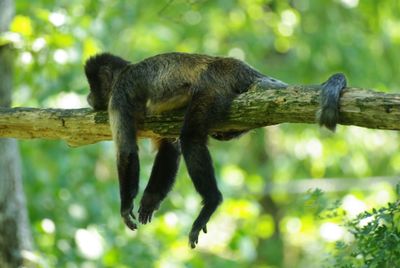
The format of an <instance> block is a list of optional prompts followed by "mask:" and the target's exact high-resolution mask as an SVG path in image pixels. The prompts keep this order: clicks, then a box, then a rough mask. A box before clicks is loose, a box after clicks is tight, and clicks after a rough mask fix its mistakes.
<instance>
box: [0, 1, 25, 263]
mask: <svg viewBox="0 0 400 268" xmlns="http://www.w3.org/2000/svg"><path fill="white" fill-rule="evenodd" d="M13 14H14V3H13V1H12V0H0V33H1V32H3V31H5V30H6V29H7V27H8V25H9V23H10V21H11V19H12V17H13ZM12 62H13V56H12V52H11V50H10V48H9V47H8V46H7V45H4V46H0V81H1V82H0V106H6V107H9V106H10V104H11V88H12ZM0 152H1V153H0V267H4V268H8V267H12V268H14V267H21V266H25V267H26V266H30V262H29V261H27V258H29V256H30V255H31V254H30V253H29V252H30V251H31V250H32V238H31V234H30V229H29V228H30V227H29V223H28V216H27V211H26V203H25V196H24V191H23V187H22V178H21V177H22V176H21V160H20V155H19V148H18V143H17V141H16V140H14V139H0Z"/></svg>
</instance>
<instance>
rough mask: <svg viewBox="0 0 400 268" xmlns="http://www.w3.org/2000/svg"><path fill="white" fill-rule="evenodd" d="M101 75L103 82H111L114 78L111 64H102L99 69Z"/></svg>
mask: <svg viewBox="0 0 400 268" xmlns="http://www.w3.org/2000/svg"><path fill="white" fill-rule="evenodd" d="M99 77H100V79H101V80H102V81H103V82H106V83H107V84H111V81H112V79H113V72H112V70H111V68H110V66H101V67H100V69H99Z"/></svg>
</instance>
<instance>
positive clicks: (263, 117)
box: [0, 86, 400, 146]
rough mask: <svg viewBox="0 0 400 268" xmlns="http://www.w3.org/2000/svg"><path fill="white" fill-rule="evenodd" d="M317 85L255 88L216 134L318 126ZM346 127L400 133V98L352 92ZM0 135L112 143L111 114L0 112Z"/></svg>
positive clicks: (147, 124) (156, 123) (155, 119)
mask: <svg viewBox="0 0 400 268" xmlns="http://www.w3.org/2000/svg"><path fill="white" fill-rule="evenodd" d="M319 93H320V90H319V89H318V88H317V87H315V86H314V87H312V86H289V87H288V88H286V89H279V90H277V89H269V90H266V89H265V88H264V89H262V88H260V86H255V87H254V88H252V89H251V90H249V91H248V92H247V93H244V94H242V95H240V96H238V97H237V98H236V99H235V100H234V102H233V103H232V106H231V108H230V112H229V114H228V117H227V119H226V120H225V121H223V122H219V123H218V124H217V125H216V126H214V127H213V128H212V129H211V132H216V131H218V132H225V131H232V130H236V131H239V130H250V129H253V128H258V127H263V126H269V125H275V124H280V123H315V113H316V111H317V109H318V107H319ZM183 116H184V111H183V110H179V111H173V112H168V113H164V114H161V115H147V116H146V119H145V120H144V122H143V123H141V124H140V125H139V130H140V131H139V136H141V137H161V136H163V137H177V136H178V135H179V131H180V128H181V125H182V120H183ZM340 124H343V125H356V126H361V127H367V128H375V129H392V130H400V94H385V93H381V92H374V91H371V90H366V89H361V88H346V89H345V90H344V92H343V94H342V97H341V101H340ZM0 137H13V138H18V139H33V138H43V139H63V140H66V141H67V143H68V144H69V145H70V146H81V145H86V144H91V143H95V142H99V141H102V140H110V139H111V132H110V128H109V126H108V117H107V113H106V112H93V111H92V110H91V109H67V110H64V109H38V108H12V109H8V108H0Z"/></svg>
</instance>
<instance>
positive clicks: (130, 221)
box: [122, 212, 137, 231]
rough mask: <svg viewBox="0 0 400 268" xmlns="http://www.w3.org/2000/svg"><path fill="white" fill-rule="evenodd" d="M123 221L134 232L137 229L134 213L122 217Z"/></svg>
mask: <svg viewBox="0 0 400 268" xmlns="http://www.w3.org/2000/svg"><path fill="white" fill-rule="evenodd" d="M122 219H123V220H124V222H125V225H126V226H128V228H129V229H131V230H132V231H134V230H136V229H137V225H136V223H135V222H134V220H135V216H134V215H133V212H131V213H129V214H125V215H122Z"/></svg>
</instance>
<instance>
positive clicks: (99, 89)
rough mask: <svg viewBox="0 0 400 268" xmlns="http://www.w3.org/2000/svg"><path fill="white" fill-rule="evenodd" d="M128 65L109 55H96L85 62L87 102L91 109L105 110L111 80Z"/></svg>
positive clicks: (122, 60)
mask: <svg viewBox="0 0 400 268" xmlns="http://www.w3.org/2000/svg"><path fill="white" fill-rule="evenodd" d="M128 64H129V62H128V61H126V60H124V59H122V58H120V57H117V56H114V55H112V54H110V53H102V54H97V55H95V56H93V57H90V58H89V59H88V60H87V61H86V64H85V74H86V78H87V80H88V82H89V86H90V93H89V95H88V97H87V100H88V103H89V105H90V106H92V107H93V109H95V110H107V106H108V101H109V99H110V93H111V87H112V83H113V80H114V78H115V77H116V76H117V74H118V72H119V71H120V70H121V69H122V68H124V67H125V66H126V65H128Z"/></svg>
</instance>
